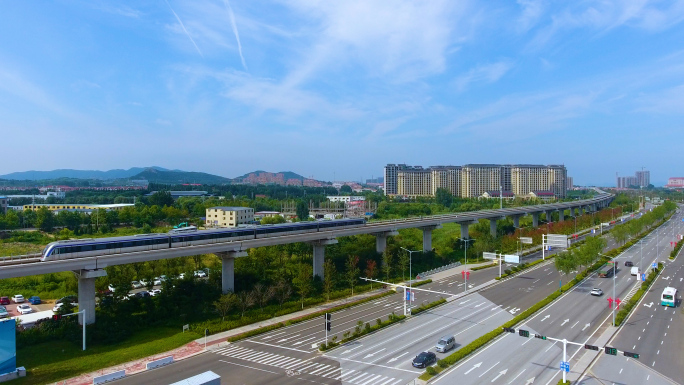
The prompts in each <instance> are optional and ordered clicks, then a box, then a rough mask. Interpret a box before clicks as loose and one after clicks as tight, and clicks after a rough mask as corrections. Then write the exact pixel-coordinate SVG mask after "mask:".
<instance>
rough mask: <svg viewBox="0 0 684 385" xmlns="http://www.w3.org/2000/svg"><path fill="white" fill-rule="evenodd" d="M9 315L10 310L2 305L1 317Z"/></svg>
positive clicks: (0, 308)
mask: <svg viewBox="0 0 684 385" xmlns="http://www.w3.org/2000/svg"><path fill="white" fill-rule="evenodd" d="M7 317H9V312H7V308H6V307H4V306H0V318H7Z"/></svg>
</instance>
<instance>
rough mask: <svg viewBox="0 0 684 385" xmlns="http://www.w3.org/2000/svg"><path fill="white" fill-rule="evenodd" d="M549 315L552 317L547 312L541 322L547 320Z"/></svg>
mask: <svg viewBox="0 0 684 385" xmlns="http://www.w3.org/2000/svg"><path fill="white" fill-rule="evenodd" d="M549 317H551V316H550V315H548V314H547V315H546V317H544V318H542V320H541V322H544V321H545V320H546V319H548V318H549Z"/></svg>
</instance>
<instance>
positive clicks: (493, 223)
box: [489, 218, 496, 238]
mask: <svg viewBox="0 0 684 385" xmlns="http://www.w3.org/2000/svg"><path fill="white" fill-rule="evenodd" d="M489 233H490V234H491V235H492V237H494V238H496V218H494V219H492V218H490V219H489Z"/></svg>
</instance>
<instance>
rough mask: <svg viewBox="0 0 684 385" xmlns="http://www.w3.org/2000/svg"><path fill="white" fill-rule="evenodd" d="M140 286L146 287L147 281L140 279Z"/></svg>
mask: <svg viewBox="0 0 684 385" xmlns="http://www.w3.org/2000/svg"><path fill="white" fill-rule="evenodd" d="M140 285H142V286H141V287H145V286H147V281H146V280H144V279H141V280H140Z"/></svg>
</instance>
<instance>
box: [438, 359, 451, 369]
mask: <svg viewBox="0 0 684 385" xmlns="http://www.w3.org/2000/svg"><path fill="white" fill-rule="evenodd" d="M437 365H439V367H440V368H446V367H447V366H449V364H448V363H447V362H446V361H444V360H439V361H437Z"/></svg>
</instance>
